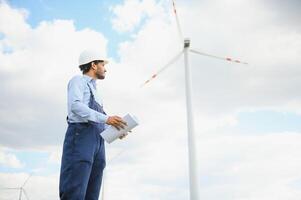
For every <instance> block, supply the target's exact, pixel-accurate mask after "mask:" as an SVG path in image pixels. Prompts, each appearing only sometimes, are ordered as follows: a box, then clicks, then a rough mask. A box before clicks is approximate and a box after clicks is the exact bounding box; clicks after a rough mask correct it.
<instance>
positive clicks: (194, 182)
mask: <svg viewBox="0 0 301 200" xmlns="http://www.w3.org/2000/svg"><path fill="white" fill-rule="evenodd" d="M172 5H173V11H174V14H175V18H176V23H177V30H178V35H179V38H180V41H182V42H184V43H183V49H182V50H181V51H180V52H179V53H178V54H176V55H175V56H174V57H173V58H172V59H171V60H170V61H169V62H168V63H167V64H166V65H165V66H163V67H162V68H161V69H160V70H159V71H157V73H155V74H153V75H152V76H151V78H150V79H148V80H147V81H145V82H144V84H143V85H142V86H144V85H146V84H148V83H149V82H150V81H152V80H153V79H154V78H156V77H157V76H158V74H160V73H161V72H163V71H164V70H166V69H167V68H168V67H169V66H171V65H172V64H173V63H174V62H175V61H177V60H178V59H179V58H180V57H181V55H182V54H184V66H185V90H186V112H187V132H188V135H187V137H188V160H189V187H190V200H200V190H199V189H200V186H199V184H200V180H201V179H200V178H199V174H198V169H199V168H198V163H197V151H196V137H195V130H194V119H193V113H192V110H193V109H192V98H191V93H192V90H191V77H190V75H191V73H190V67H189V57H188V55H189V52H192V53H195V54H198V55H202V56H208V57H211V58H215V59H220V60H224V61H229V62H233V63H240V64H248V63H246V62H241V61H240V60H236V59H232V58H229V57H221V56H215V55H211V54H207V53H203V52H200V51H197V50H194V49H191V48H190V44H191V43H190V39H189V38H185V39H183V36H182V30H181V26H180V23H179V19H178V15H177V11H176V6H175V1H174V0H172Z"/></svg>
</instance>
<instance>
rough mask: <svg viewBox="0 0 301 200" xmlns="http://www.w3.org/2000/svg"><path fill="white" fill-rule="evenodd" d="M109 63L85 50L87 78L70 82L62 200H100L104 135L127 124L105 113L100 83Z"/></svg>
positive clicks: (81, 60) (82, 62)
mask: <svg viewBox="0 0 301 200" xmlns="http://www.w3.org/2000/svg"><path fill="white" fill-rule="evenodd" d="M107 63H108V61H106V60H104V59H103V58H102V57H101V54H99V53H97V52H96V51H88V50H86V51H83V52H82V53H81V54H80V57H79V68H80V70H81V71H82V72H83V75H82V76H80V75H79V76H75V77H73V78H72V79H71V80H70V81H69V84H68V116H67V122H68V129H67V132H66V135H65V140H64V146H63V155H62V163H61V173H60V186H59V195H60V199H61V200H98V197H99V191H100V186H101V180H102V173H103V169H104V168H105V165H106V160H105V145H104V140H103V138H102V137H101V136H100V133H101V132H102V131H103V130H104V129H105V126H106V125H112V126H114V127H115V128H117V129H118V130H119V129H121V128H124V126H125V125H126V123H125V122H124V121H123V120H122V118H120V117H118V116H108V115H107V114H106V113H105V112H104V110H103V107H102V103H101V100H100V99H99V97H98V96H97V94H96V80H97V79H101V80H103V79H104V78H105V73H106V69H105V65H106V64H107ZM126 135H127V134H125V135H123V136H121V137H120V139H122V138H123V137H125V136H126Z"/></svg>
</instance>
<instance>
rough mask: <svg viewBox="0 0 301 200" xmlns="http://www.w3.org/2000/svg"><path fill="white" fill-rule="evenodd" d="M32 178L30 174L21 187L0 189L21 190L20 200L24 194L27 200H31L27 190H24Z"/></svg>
mask: <svg viewBox="0 0 301 200" xmlns="http://www.w3.org/2000/svg"><path fill="white" fill-rule="evenodd" d="M31 176H32V174H30V175H29V176H28V177H27V179H26V180H25V181H24V183H23V184H22V186H21V187H5V188H0V189H1V190H19V200H22V194H24V196H25V198H26V199H27V200H29V198H28V195H27V192H26V190H25V189H24V187H25V185H26V183H27V182H28V180H29V179H30V177H31Z"/></svg>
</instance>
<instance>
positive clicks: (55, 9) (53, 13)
mask: <svg viewBox="0 0 301 200" xmlns="http://www.w3.org/2000/svg"><path fill="white" fill-rule="evenodd" d="M9 2H10V4H11V5H12V6H13V7H16V8H24V9H26V10H27V11H29V16H28V20H27V22H28V23H29V24H30V25H31V26H32V27H36V26H38V25H39V23H40V22H41V21H45V20H46V21H52V20H55V19H65V20H72V21H74V24H75V27H76V28H77V29H78V30H80V29H84V28H90V29H94V30H96V31H100V32H102V33H103V34H104V35H105V37H107V38H110V40H109V42H108V55H109V56H110V57H113V58H115V59H118V54H117V51H116V49H117V47H118V44H119V43H120V42H121V41H124V40H129V35H128V34H122V33H118V32H117V31H114V30H113V29H112V26H111V21H110V20H111V18H112V17H113V13H112V12H111V11H110V7H112V6H114V5H117V4H120V3H121V2H122V1H120V0H118V1H117V0H112V1H98V0H90V1H88V2H86V1H71V0H68V1H59V0H54V1H49V0H39V1H35V0H26V1H22V0H11V1H9Z"/></svg>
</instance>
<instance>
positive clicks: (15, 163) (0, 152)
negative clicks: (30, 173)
mask: <svg viewBox="0 0 301 200" xmlns="http://www.w3.org/2000/svg"><path fill="white" fill-rule="evenodd" d="M1 165H2V166H5V167H11V168H22V167H24V164H23V163H22V162H21V161H20V160H19V159H18V158H17V156H16V155H15V154H13V153H9V152H7V151H6V150H4V149H2V148H0V166H1Z"/></svg>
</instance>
